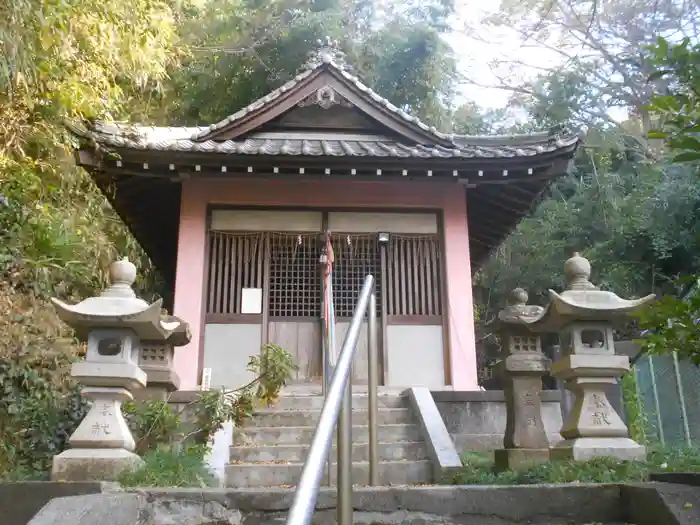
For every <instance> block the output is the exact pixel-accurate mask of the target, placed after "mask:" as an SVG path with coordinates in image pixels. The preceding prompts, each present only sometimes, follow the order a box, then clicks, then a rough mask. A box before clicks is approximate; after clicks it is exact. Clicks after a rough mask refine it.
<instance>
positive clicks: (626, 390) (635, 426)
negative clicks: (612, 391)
mask: <svg viewBox="0 0 700 525" xmlns="http://www.w3.org/2000/svg"><path fill="white" fill-rule="evenodd" d="M620 388H621V390H622V401H623V403H624V408H625V414H626V416H627V428H628V429H629V432H630V437H631V438H632V439H633V440H634V441H636V442H637V443H641V444H645V443H647V436H646V428H647V421H646V415H645V412H644V410H643V408H642V405H641V400H640V399H639V395H638V393H637V380H636V377H635V375H634V372H628V373H626V374H624V375H623V376H622V378H621V379H620Z"/></svg>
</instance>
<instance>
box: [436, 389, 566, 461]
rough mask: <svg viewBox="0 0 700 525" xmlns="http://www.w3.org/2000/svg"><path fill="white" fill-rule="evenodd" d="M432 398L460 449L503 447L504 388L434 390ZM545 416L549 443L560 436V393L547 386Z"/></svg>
mask: <svg viewBox="0 0 700 525" xmlns="http://www.w3.org/2000/svg"><path fill="white" fill-rule="evenodd" d="M432 394H433V399H434V400H435V404H436V405H437V407H438V410H439V411H440V415H442V419H443V420H444V422H445V426H446V427H447V431H448V432H449V433H450V435H451V436H452V439H453V440H454V442H455V446H456V447H457V450H458V451H459V452H465V451H487V450H495V449H498V448H501V447H503V434H504V433H505V430H506V402H505V396H504V395H503V391H502V390H485V391H480V392H450V391H433V392H432ZM541 399H542V419H543V421H544V427H545V431H546V432H547V435H548V437H549V441H550V443H552V444H553V443H556V442H558V441H560V440H561V436H560V435H559V430H560V429H561V426H562V415H561V394H560V392H559V391H558V390H544V391H542V394H541Z"/></svg>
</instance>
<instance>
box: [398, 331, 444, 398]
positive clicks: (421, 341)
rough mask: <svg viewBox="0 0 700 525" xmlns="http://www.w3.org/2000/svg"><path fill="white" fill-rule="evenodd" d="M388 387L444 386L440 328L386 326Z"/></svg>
mask: <svg viewBox="0 0 700 525" xmlns="http://www.w3.org/2000/svg"><path fill="white" fill-rule="evenodd" d="M386 338H387V352H386V358H387V366H388V374H387V386H393V387H421V386H423V387H428V388H437V387H442V386H445V357H444V352H443V342H442V341H443V339H442V326H439V325H431V326H420V325H389V326H387V334H386Z"/></svg>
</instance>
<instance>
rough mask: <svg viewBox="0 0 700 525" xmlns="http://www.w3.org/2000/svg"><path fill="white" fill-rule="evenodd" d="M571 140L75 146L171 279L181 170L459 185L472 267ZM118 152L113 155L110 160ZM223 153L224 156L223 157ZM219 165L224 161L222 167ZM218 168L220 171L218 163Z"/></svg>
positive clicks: (505, 231) (518, 214)
mask: <svg viewBox="0 0 700 525" xmlns="http://www.w3.org/2000/svg"><path fill="white" fill-rule="evenodd" d="M574 151H575V148H571V149H570V150H569V151H566V152H561V151H559V152H557V153H556V154H555V153H552V154H546V155H539V156H535V157H527V158H522V157H521V158H511V159H509V158H501V159H483V158H482V159H466V160H464V159H462V160H460V161H458V162H457V161H455V160H453V159H415V158H413V159H406V160H405V161H403V162H401V160H400V159H380V158H353V159H351V160H350V159H343V158H332V157H295V158H289V157H281V158H274V157H262V156H260V157H254V158H251V157H247V158H245V157H235V158H233V157H231V156H220V155H215V154H182V153H173V152H169V153H168V152H158V153H157V154H155V153H153V152H148V151H140V150H128V149H123V150H120V151H115V152H114V153H116V155H114V156H109V157H105V156H103V157H102V158H97V157H96V156H95V153H94V150H82V151H81V152H80V154H79V163H80V164H81V165H83V166H84V167H85V168H86V169H88V170H89V171H90V172H91V174H92V176H93V178H94V180H95V182H96V183H97V185H98V186H99V187H100V189H101V190H102V191H103V192H104V193H105V195H106V196H107V198H108V199H109V201H110V203H111V204H112V206H113V207H114V209H115V210H116V211H117V213H118V214H119V215H120V217H121V218H122V219H123V220H124V222H125V224H126V225H127V226H128V228H129V229H130V230H131V232H132V233H133V235H134V237H135V238H136V240H137V241H138V242H139V243H140V244H141V246H143V248H144V249H145V251H146V252H147V253H148V255H149V256H150V257H151V260H152V261H153V263H154V264H155V265H156V267H157V268H158V269H159V270H160V271H161V273H162V275H163V277H164V279H165V280H166V282H167V283H168V284H169V285H170V286H173V285H174V281H175V270H176V268H175V266H176V261H177V242H178V226H179V219H180V200H181V188H182V185H181V182H182V180H184V179H187V178H195V177H204V178H207V179H210V178H229V179H232V178H235V179H245V178H256V179H260V178H265V179H269V180H274V179H279V178H285V179H287V180H288V179H289V178H292V177H294V178H295V179H302V178H303V179H307V180H308V179H311V180H313V179H321V178H324V179H327V178H328V177H333V178H340V179H351V180H396V179H398V180H402V181H405V182H406V183H407V184H410V183H411V181H412V180H420V181H423V182H425V181H433V182H434V183H436V184H446V183H453V184H455V185H456V186H457V185H460V186H466V187H467V188H468V191H467V192H466V195H467V197H466V198H467V215H468V224H469V231H470V239H469V241H470V251H471V264H472V271H476V270H477V269H478V268H479V267H480V266H481V265H482V264H483V263H484V262H485V261H486V259H487V258H488V256H489V254H490V253H491V252H492V251H493V249H494V248H496V247H497V246H498V245H500V244H501V243H502V242H503V240H504V239H505V238H506V237H507V236H508V235H509V233H510V232H511V231H512V230H513V229H514V228H515V226H516V225H517V223H518V222H519V221H520V220H521V219H522V218H523V217H524V216H526V215H527V214H528V213H529V212H530V210H531V209H532V207H533V205H534V204H535V202H536V201H537V199H538V196H539V195H540V194H541V193H542V191H543V190H545V189H546V188H547V186H548V185H549V183H550V182H551V180H552V179H553V178H555V177H557V176H559V175H562V174H563V173H565V172H566V170H567V167H568V162H569V159H570V157H571V156H572V155H573V153H574ZM116 159H119V160H116ZM224 159H225V162H222V160H224ZM222 166H225V168H222ZM222 169H225V170H226V171H222Z"/></svg>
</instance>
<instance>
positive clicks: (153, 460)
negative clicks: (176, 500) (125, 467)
mask: <svg viewBox="0 0 700 525" xmlns="http://www.w3.org/2000/svg"><path fill="white" fill-rule="evenodd" d="M206 452H207V448H206V447H205V446H203V445H200V444H189V445H187V444H186V445H182V446H159V447H158V448H156V449H153V450H149V451H148V452H147V453H146V454H145V455H144V456H143V458H142V459H143V465H142V466H140V467H139V468H137V469H135V470H132V471H125V472H123V473H122V474H121V476H120V477H119V480H118V481H119V483H120V484H121V485H122V486H123V487H215V486H217V483H216V479H215V478H214V476H213V475H212V474H211V473H210V472H209V471H208V470H207V467H206V465H205V464H204V456H205V455H206Z"/></svg>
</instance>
